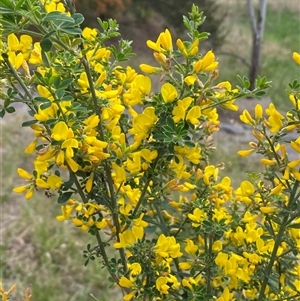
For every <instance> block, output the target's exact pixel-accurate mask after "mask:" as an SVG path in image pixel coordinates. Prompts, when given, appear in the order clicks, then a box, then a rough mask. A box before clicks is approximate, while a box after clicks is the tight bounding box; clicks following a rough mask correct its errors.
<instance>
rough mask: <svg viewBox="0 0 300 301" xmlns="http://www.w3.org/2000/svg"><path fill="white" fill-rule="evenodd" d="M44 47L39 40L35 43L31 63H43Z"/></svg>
mask: <svg viewBox="0 0 300 301" xmlns="http://www.w3.org/2000/svg"><path fill="white" fill-rule="evenodd" d="M41 52H42V49H41V45H40V43H39V42H36V43H34V45H33V50H32V51H31V54H30V58H29V63H30V64H33V65H41V64H42V63H43V60H42V54H41Z"/></svg>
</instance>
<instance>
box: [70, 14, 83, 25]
mask: <svg viewBox="0 0 300 301" xmlns="http://www.w3.org/2000/svg"><path fill="white" fill-rule="evenodd" d="M72 18H73V19H74V22H75V25H79V24H81V23H82V22H83V21H84V16H83V15H82V14H80V13H75V14H73V15H72Z"/></svg>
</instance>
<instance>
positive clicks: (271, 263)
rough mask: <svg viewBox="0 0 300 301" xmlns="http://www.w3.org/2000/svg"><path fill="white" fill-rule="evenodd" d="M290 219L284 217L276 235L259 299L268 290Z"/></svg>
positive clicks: (291, 202)
mask: <svg viewBox="0 0 300 301" xmlns="http://www.w3.org/2000/svg"><path fill="white" fill-rule="evenodd" d="M299 183H300V182H299V181H296V182H295V184H294V187H293V190H292V192H291V194H290V198H289V203H288V207H291V206H292V205H293V204H294V202H295V201H296V199H295V195H296V193H297V190H298V188H299ZM290 221H291V220H290V216H289V215H287V216H285V217H284V218H283V221H282V223H281V226H280V228H279V231H278V234H277V237H276V240H275V244H274V247H273V251H272V254H271V257H270V261H269V263H268V265H267V268H266V271H265V277H264V280H263V283H262V285H261V288H260V291H259V295H258V299H257V301H262V300H263V297H264V296H265V290H266V287H267V284H268V280H269V277H270V274H271V272H272V268H273V266H274V263H275V260H276V258H277V256H276V255H277V251H278V248H279V246H280V244H281V242H282V239H283V237H284V232H285V230H286V227H287V225H288V222H290Z"/></svg>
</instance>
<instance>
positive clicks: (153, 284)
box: [1, 0, 300, 301]
mask: <svg viewBox="0 0 300 301" xmlns="http://www.w3.org/2000/svg"><path fill="white" fill-rule="evenodd" d="M40 5H41V11H42V13H41V14H42V16H43V17H42V20H43V22H41V23H40V24H39V26H41V28H42V29H43V30H42V31H41V34H42V35H44V39H42V40H41V42H36V43H34V44H33V41H32V39H31V37H30V36H29V35H20V36H19V37H18V35H15V34H14V33H12V34H9V35H8V36H7V37H6V41H5V43H4V44H5V45H6V46H7V47H6V49H5V50H4V52H3V53H6V54H7V59H6V58H5V55H3V60H1V64H4V65H5V67H6V68H10V70H11V71H12V76H13V75H14V76H16V78H17V80H19V81H21V82H22V83H23V86H26V85H27V86H30V87H31V88H28V89H27V88H26V89H25V92H26V93H25V96H26V97H27V98H28V99H27V104H28V106H29V109H30V116H31V118H32V119H31V120H28V121H27V122H26V123H25V125H27V126H30V128H31V129H32V130H33V135H34V138H33V141H32V142H31V143H30V144H29V145H28V146H27V147H26V149H25V152H26V153H28V154H32V153H35V158H34V160H33V165H34V168H33V172H32V173H29V172H28V171H26V170H24V169H22V168H19V169H18V174H19V176H20V177H21V178H23V179H24V180H25V181H26V182H25V184H24V185H21V186H19V187H16V188H14V191H15V192H17V193H25V198H26V199H30V198H31V197H32V196H33V194H34V192H35V191H37V190H43V191H45V192H46V195H47V196H49V197H51V196H53V195H55V196H57V198H58V202H59V203H61V214H60V215H58V216H57V220H58V221H64V220H70V221H72V223H73V224H74V225H75V226H76V227H78V228H80V229H81V230H82V231H85V232H88V233H91V234H92V235H93V237H95V238H96V240H97V246H96V247H95V248H94V249H93V250H91V249H90V248H89V249H88V250H87V251H86V252H87V253H86V254H89V255H90V257H91V258H92V256H94V255H95V253H93V252H96V255H99V256H100V255H101V258H102V259H103V264H104V265H105V266H106V267H107V269H108V271H109V273H110V275H111V277H112V279H114V281H115V282H116V284H117V285H119V286H120V287H122V288H124V289H125V290H124V292H125V293H124V297H123V298H124V300H125V301H129V300H196V298H198V297H199V298H200V299H201V300H217V301H233V300H259V301H262V300H273V299H274V298H275V299H276V298H277V299H280V300H291V298H297V297H299V285H300V282H299V280H298V279H297V277H298V278H299V272H300V270H299V268H298V267H295V266H296V263H297V262H299V251H300V235H299V231H298V230H299V224H300V219H299V197H300V195H299V185H300V184H299V182H300V172H299V166H300V160H299V159H290V158H294V157H295V156H293V155H292V152H294V153H296V155H298V157H299V153H300V139H299V138H298V137H296V138H290V139H289V140H288V141H286V140H283V139H282V138H283V137H284V136H285V135H286V134H287V133H290V132H292V131H295V132H298V133H299V131H300V121H299V99H300V98H299V92H298V90H297V87H296V86H295V87H294V88H293V89H292V90H291V91H290V93H289V98H290V100H291V103H292V104H293V109H292V110H290V111H289V112H288V113H287V114H286V115H285V116H284V115H283V114H281V113H280V112H279V111H278V110H277V109H276V107H275V106H274V104H270V106H269V107H268V108H267V109H266V110H265V111H263V109H262V107H261V106H260V105H257V106H256V108H255V112H254V116H252V115H251V114H250V113H249V112H248V111H244V112H243V113H242V115H241V117H240V118H241V121H242V122H244V123H246V124H247V125H249V126H251V127H252V128H253V136H254V138H255V139H256V140H255V141H252V142H251V143H250V149H249V150H243V151H240V152H239V155H241V156H246V155H249V154H251V153H253V152H257V153H259V154H262V157H263V158H262V159H261V163H262V164H263V166H265V168H266V172H265V173H264V175H263V177H261V176H260V175H259V176H257V175H256V176H255V175H250V176H249V179H248V180H246V181H243V182H242V183H241V184H240V185H239V187H238V188H237V189H233V187H232V186H231V179H230V178H229V177H226V176H225V177H221V175H220V170H221V167H222V164H220V165H217V166H215V165H213V164H211V162H210V157H211V154H212V153H213V149H214V147H213V134H214V133H215V132H216V131H218V130H219V124H220V121H219V118H218V117H219V116H218V110H219V109H227V110H237V109H238V107H237V105H236V104H235V100H236V98H238V97H240V96H245V89H243V88H239V87H238V88H233V87H232V85H231V84H230V83H229V82H228V81H223V82H217V79H218V74H219V72H218V69H217V68H218V61H217V59H216V57H215V54H214V53H213V51H212V50H210V51H208V52H207V53H206V54H205V55H203V56H202V55H201V53H199V43H200V42H201V35H200V33H199V32H198V31H197V29H196V28H193V29H192V32H193V33H192V34H191V33H190V34H189V36H190V37H193V38H191V40H189V41H182V40H181V39H178V40H177V42H176V46H177V48H176V46H175V47H173V46H174V45H173V38H172V35H171V33H170V31H169V30H168V29H166V30H165V31H164V32H162V33H161V34H160V35H159V37H158V39H157V41H156V42H154V41H150V40H149V41H147V45H148V47H149V48H150V49H152V50H153V51H154V58H155V60H156V62H157V64H158V66H150V65H146V64H142V65H141V66H140V69H141V70H142V72H144V73H146V75H144V74H139V73H138V72H137V71H136V70H134V69H133V68H131V67H130V66H125V67H124V66H123V65H122V61H124V60H125V59H127V58H128V57H129V56H130V53H131V49H130V44H126V42H125V41H123V40H122V41H120V51H118V50H117V49H116V47H114V46H106V44H107V43H105V41H106V40H107V39H108V38H110V37H114V36H116V35H117V32H115V31H114V28H115V27H114V26H115V24H114V22H113V21H112V20H109V21H107V22H104V21H101V22H100V25H101V27H102V31H100V30H98V29H95V28H93V29H92V28H85V29H84V30H83V31H82V32H81V29H80V28H79V21H80V14H78V13H75V14H73V15H71V13H69V12H67V10H66V7H65V6H64V5H63V4H62V2H60V1H56V0H55V1H41V2H40ZM28 13H29V12H28ZM30 13H32V14H35V13H36V12H34V11H33V12H30ZM53 16H56V17H57V18H58V19H57V20H55V18H53ZM193 16H194V17H193ZM201 16H202V15H201V14H200V13H199V11H198V9H197V8H196V6H193V14H191V16H190V17H191V18H194V19H191V20H190V21H189V22H190V27H191V28H192V27H193V26H196V25H197V26H199V25H200V23H199V22H200V21H199V20H201ZM76 20H79V21H78V23H76V22H77V21H76ZM64 22H65V23H67V25H65V24H64ZM186 22H188V21H187V20H186ZM54 26H57V27H58V29H57V31H54V32H53V33H51V34H50V35H49V34H48V35H46V37H45V32H47V31H49V30H50V29H51V28H53V27H54ZM72 26H73V27H72ZM197 26H196V27H197ZM60 29H64V30H66V31H68V32H70V34H68V35H66V34H64V33H62V32H60ZM78 32H81V34H80V36H79V34H78ZM49 45H50V46H51V47H49ZM293 57H294V59H295V61H296V62H298V63H299V54H294V55H293ZM28 65H29V66H30V68H29V67H28ZM21 66H23V69H25V75H24V74H23V73H22V72H21V71H20V70H19V69H20V67H21ZM153 73H155V74H159V75H160V76H161V80H162V83H161V86H160V87H159V89H158V91H157V92H152V83H151V79H150V77H149V76H147V74H153ZM267 86H268V85H267V84H266V82H264V83H261V84H260V85H258V86H257V87H256V88H255V89H256V90H255V91H254V92H253V93H255V92H260V91H261V90H263V89H264V88H266V87H267ZM13 88H14V87H12V89H13ZM30 89H32V90H33V91H34V93H35V94H33V93H32V90H30ZM251 93H252V92H251ZM251 95H252V94H251ZM288 145H289V146H290V148H291V149H289V150H288V151H287V147H288ZM108 245H111V246H112V247H113V248H114V249H115V252H114V254H113V255H112V256H110V254H109V252H108V251H107V250H106V246H108ZM117 254H118V255H117ZM89 255H86V256H87V257H88V259H89ZM116 256H119V259H120V260H118V261H116V259H115V257H116ZM205 298H206V299H205ZM263 298H267V299H263ZM200 299H199V300H200ZM197 300H198V299H197ZM295 300H296V299H295Z"/></svg>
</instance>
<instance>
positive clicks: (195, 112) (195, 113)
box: [186, 106, 201, 125]
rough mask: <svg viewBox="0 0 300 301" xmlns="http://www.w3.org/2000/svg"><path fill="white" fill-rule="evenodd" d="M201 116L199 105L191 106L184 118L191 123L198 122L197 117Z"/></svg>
mask: <svg viewBox="0 0 300 301" xmlns="http://www.w3.org/2000/svg"><path fill="white" fill-rule="evenodd" d="M200 116H201V110H200V107H199V106H194V107H192V108H191V109H190V110H189V111H188V113H187V114H186V120H187V121H189V122H190V123H191V124H193V125H197V124H199V122H200V121H199V120H198V118H199V117H200Z"/></svg>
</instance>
